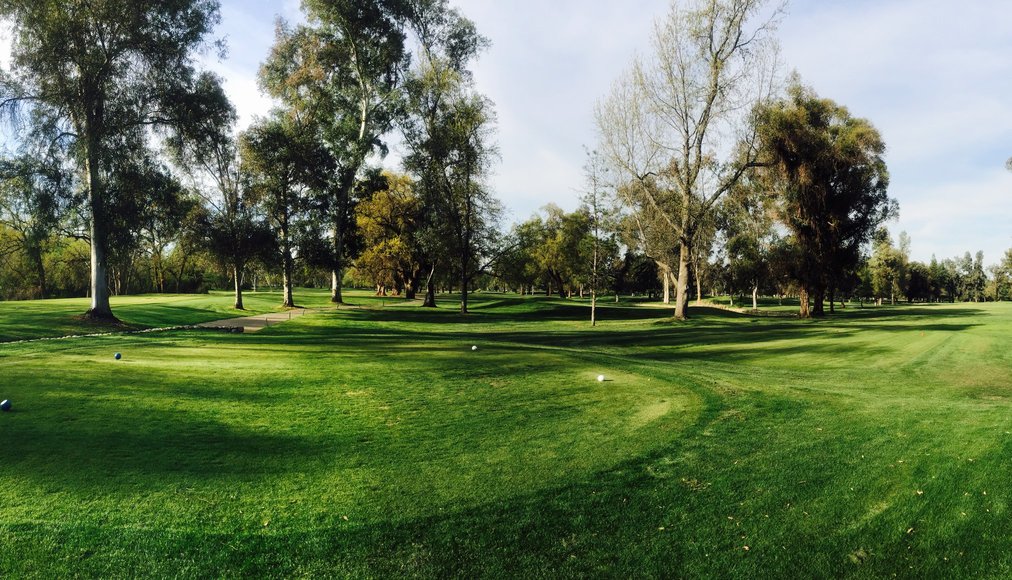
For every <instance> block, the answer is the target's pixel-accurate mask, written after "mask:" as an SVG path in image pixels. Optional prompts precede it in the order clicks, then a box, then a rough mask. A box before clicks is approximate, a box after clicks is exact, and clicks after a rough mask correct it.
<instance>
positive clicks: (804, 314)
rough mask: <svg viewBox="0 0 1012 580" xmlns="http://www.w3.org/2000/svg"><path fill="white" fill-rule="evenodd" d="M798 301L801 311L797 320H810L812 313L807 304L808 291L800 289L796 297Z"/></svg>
mask: <svg viewBox="0 0 1012 580" xmlns="http://www.w3.org/2000/svg"><path fill="white" fill-rule="evenodd" d="M798 301H799V302H801V309H800V310H799V311H798V317H799V318H811V317H812V312H811V309H810V308H809V304H808V289H807V288H802V289H801V292H800V294H799V295H798Z"/></svg>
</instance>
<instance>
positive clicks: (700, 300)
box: [696, 270, 703, 306]
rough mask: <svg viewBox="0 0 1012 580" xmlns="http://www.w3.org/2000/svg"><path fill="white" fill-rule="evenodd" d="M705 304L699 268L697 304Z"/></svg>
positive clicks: (697, 274)
mask: <svg viewBox="0 0 1012 580" xmlns="http://www.w3.org/2000/svg"><path fill="white" fill-rule="evenodd" d="M702 305H703V283H702V282H700V281H699V270H696V306H702Z"/></svg>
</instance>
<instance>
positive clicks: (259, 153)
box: [240, 112, 333, 308]
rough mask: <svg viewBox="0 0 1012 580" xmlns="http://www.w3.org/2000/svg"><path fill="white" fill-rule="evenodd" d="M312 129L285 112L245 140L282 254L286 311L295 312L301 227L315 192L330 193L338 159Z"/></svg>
mask: <svg viewBox="0 0 1012 580" xmlns="http://www.w3.org/2000/svg"><path fill="white" fill-rule="evenodd" d="M317 137H318V135H317V134H316V132H315V130H314V128H313V127H312V126H311V125H306V124H302V123H300V122H299V119H298V118H297V116H284V115H282V114H281V113H280V112H278V114H276V115H275V116H273V117H271V118H269V119H265V120H262V121H260V122H259V123H257V124H255V125H254V126H252V127H250V128H249V129H248V130H247V131H246V132H245V133H244V134H243V135H242V137H241V138H240V141H241V145H240V149H241V151H242V163H243V165H244V167H246V168H247V170H248V171H249V175H250V188H251V191H252V193H253V195H254V197H255V198H256V199H257V200H258V201H259V202H260V204H261V206H262V207H263V208H264V210H265V212H266V214H267V215H268V216H269V218H270V220H271V222H272V225H273V226H274V229H275V232H276V237H277V243H278V247H279V249H280V251H281V256H280V257H281V267H282V284H283V286H284V298H283V302H282V306H285V307H288V308H293V307H295V299H294V296H293V285H294V281H293V275H294V267H295V261H294V247H295V233H296V225H297V223H296V222H297V221H298V219H299V217H300V214H301V213H302V212H303V211H304V210H305V208H306V205H307V200H308V198H309V192H310V191H311V190H314V189H315V190H316V191H319V190H320V189H322V188H323V187H325V182H326V175H327V174H328V172H329V171H331V170H332V168H333V166H332V159H333V158H332V157H331V156H330V155H329V153H328V152H327V151H326V150H325V148H324V147H323V145H322V143H321V142H320V141H319V139H318V138H317Z"/></svg>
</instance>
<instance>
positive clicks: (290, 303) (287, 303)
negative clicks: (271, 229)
mask: <svg viewBox="0 0 1012 580" xmlns="http://www.w3.org/2000/svg"><path fill="white" fill-rule="evenodd" d="M286 222H287V220H286ZM288 234H289V232H288V224H287V223H285V224H284V225H282V228H281V259H282V262H283V268H282V272H281V274H282V278H283V279H282V281H281V283H282V285H283V286H284V289H283V292H284V301H283V302H282V303H281V305H282V306H284V307H285V308H295V299H294V297H293V295H292V273H293V271H294V269H295V268H294V261H293V260H292V242H291V239H290V238H289V235H288Z"/></svg>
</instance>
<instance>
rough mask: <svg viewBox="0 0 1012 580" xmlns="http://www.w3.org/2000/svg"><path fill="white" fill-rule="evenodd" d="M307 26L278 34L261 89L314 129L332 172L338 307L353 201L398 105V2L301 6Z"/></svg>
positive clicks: (401, 38)
mask: <svg viewBox="0 0 1012 580" xmlns="http://www.w3.org/2000/svg"><path fill="white" fill-rule="evenodd" d="M302 5H303V9H304V10H305V11H306V18H307V22H306V24H304V25H300V26H298V27H295V28H289V27H287V26H285V25H284V24H282V25H280V26H279V27H278V34H277V39H276V42H275V44H274V47H273V48H272V50H271V54H270V56H269V57H268V59H267V61H266V62H265V63H264V64H263V66H262V68H261V84H262V86H263V87H264V88H265V89H266V90H267V92H268V93H269V94H271V95H272V96H274V97H277V98H279V99H280V100H281V101H282V102H283V103H285V106H287V107H289V108H298V109H302V110H304V111H306V112H307V113H308V114H310V115H312V116H313V117H314V121H315V122H317V123H319V125H320V131H321V135H322V138H323V140H324V142H325V143H326V145H327V148H328V150H329V151H330V154H331V155H332V157H333V158H334V161H335V164H336V166H335V168H334V171H333V172H332V173H331V175H329V176H328V183H327V188H326V190H325V193H326V198H325V199H324V203H322V204H321V209H322V210H323V211H324V212H325V213H326V214H327V219H326V222H327V225H328V227H329V229H330V237H331V247H330V256H329V258H330V260H329V261H330V268H331V270H332V272H331V282H332V284H331V300H332V301H333V302H341V301H342V297H341V280H342V278H343V271H344V268H345V267H346V263H347V256H346V248H345V243H346V238H347V235H348V230H349V229H350V228H351V227H353V226H354V223H353V221H352V220H351V217H350V216H351V213H352V195H353V192H354V191H355V188H356V182H357V181H358V180H359V179H361V178H362V175H363V170H364V169H365V167H366V166H367V161H368V159H369V158H370V156H371V155H373V154H376V153H379V154H385V153H386V146H385V144H384V143H383V141H382V139H383V137H384V135H386V134H387V133H388V132H390V130H391V129H392V128H393V125H394V122H395V120H396V118H397V116H398V114H399V112H400V110H401V105H402V98H401V97H402V92H401V91H402V82H403V74H404V71H405V70H406V68H407V63H408V61H409V54H408V52H407V50H406V48H405V32H404V26H405V25H404V18H405V16H406V13H407V6H406V4H405V3H404V1H403V0H354V1H352V0H305V1H304V2H303V3H302Z"/></svg>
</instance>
